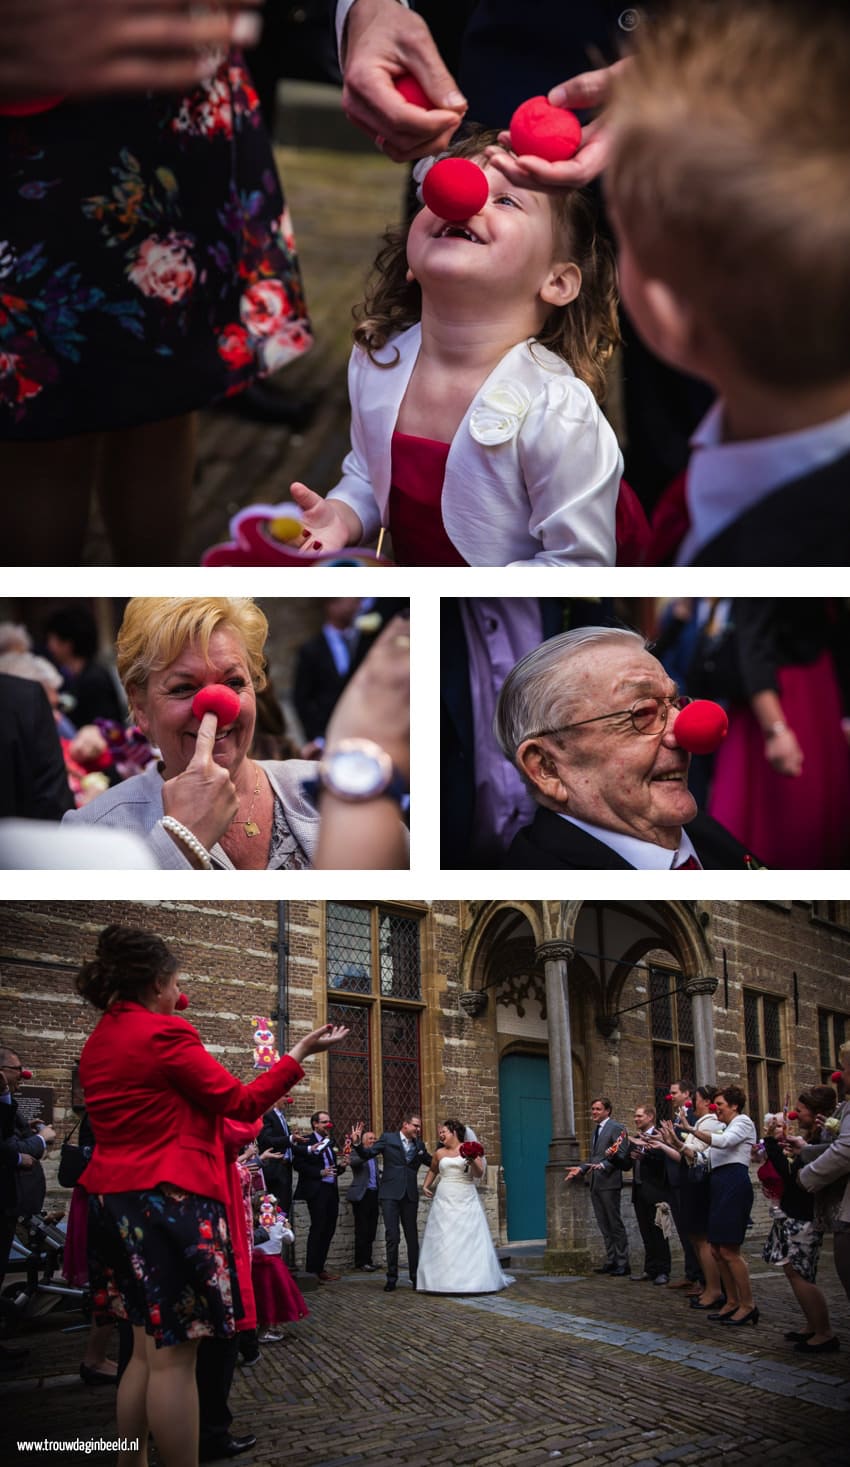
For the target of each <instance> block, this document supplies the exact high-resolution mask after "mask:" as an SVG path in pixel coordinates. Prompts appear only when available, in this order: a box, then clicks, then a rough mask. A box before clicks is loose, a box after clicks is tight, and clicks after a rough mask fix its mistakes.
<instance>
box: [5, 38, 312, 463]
mask: <svg viewBox="0 0 850 1467" xmlns="http://www.w3.org/2000/svg"><path fill="white" fill-rule="evenodd" d="M0 159H2V161H1V162H0V439H18V440H41V439H52V438H63V437H67V436H70V435H72V434H76V433H84V432H93V431H101V430H104V429H111V428H123V427H132V426H136V425H138V424H141V423H146V422H154V421H158V420H160V419H163V418H169V417H175V416H177V415H179V414H182V413H187V412H191V411H193V410H194V409H196V408H200V407H203V406H205V405H207V404H209V403H211V402H213V401H215V400H216V399H217V398H221V397H224V396H227V395H229V394H231V393H234V392H238V391H239V390H240V389H241V388H243V387H245V386H247V385H248V384H249V383H250V382H252V381H253V380H254V379H255V378H256V377H258V376H263V375H264V374H265V373H268V372H272V371H275V370H276V369H277V368H278V367H281V366H283V365H284V364H285V363H286V362H288V361H290V360H292V358H294V357H296V356H299V355H300V354H301V353H302V352H303V351H305V350H306V349H307V348H308V347H309V346H310V345H311V341H312V338H311V334H310V325H309V320H308V317H307V313H306V308H305V304H304V297H303V292H302V287H301V277H300V274H299V269H298V261H297V257H296V254H295V242H294V240H293V237H292V230H291V226H290V222H289V216H288V213H287V210H286V206H285V202H284V199H283V195H282V192H281V189H280V184H279V181H278V178H277V174H276V171H275V165H274V160H273V157H272V153H271V148H270V145H269V141H268V138H267V135H266V132H265V129H264V128H263V125H262V122H261V119H260V113H259V108H258V102H257V95H256V93H255V91H254V89H253V87H252V85H251V82H250V78H249V76H248V73H247V71H246V70H245V67H244V64H243V62H242V59H241V56H240V54H239V53H238V52H231V54H230V55H229V56H228V57H227V58H224V59H223V60H222V62H221V65H220V66H219V69H218V71H217V73H216V74H215V75H214V76H213V77H212V78H211V79H210V80H208V81H206V82H204V83H203V84H202V85H200V86H199V87H198V88H197V90H196V91H194V92H192V93H191V94H189V95H188V96H184V97H178V98H175V97H173V96H165V95H153V94H148V95H146V96H144V97H136V98H110V99H108V100H97V101H93V102H79V103H78V102H73V103H72V102H63V103H60V104H59V105H58V106H54V107H50V108H48V110H46V111H43V112H39V113H36V114H35V115H33V116H26V117H8V116H3V117H0Z"/></svg>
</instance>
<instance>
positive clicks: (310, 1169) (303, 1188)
mask: <svg viewBox="0 0 850 1467" xmlns="http://www.w3.org/2000/svg"><path fill="white" fill-rule="evenodd" d="M319 1139H320V1138H319V1137H318V1136H317V1135H316V1133H315V1132H311V1134H310V1139H309V1141H307V1142H304V1141H293V1143H292V1164H293V1166H294V1167H295V1170H296V1171H297V1173H298V1186H297V1187H296V1188H295V1196H296V1197H297V1198H299V1199H300V1200H301V1201H303V1202H309V1201H310V1200H311V1198H313V1197H315V1195H316V1193H317V1192H318V1190H319V1188H320V1187H327V1186H329V1185H330V1184H329V1183H328V1182H325V1181H323V1180H322V1172H323V1171H324V1168H325V1163H324V1155H323V1153H322V1152H321V1151H311V1150H310V1147H311V1146H314V1145H315V1144H316V1142H317V1141H318V1140H319ZM330 1145H331V1150H332V1151H333V1154H334V1164H335V1166H336V1176H335V1177H334V1181H333V1185H334V1187H336V1185H337V1181H336V1177H338V1176H339V1174H340V1172H344V1171H345V1165H346V1164H345V1162H344V1161H343V1162H340V1161H339V1159H338V1156H337V1150H336V1147H335V1146H334V1144H333V1142H331V1143H330Z"/></svg>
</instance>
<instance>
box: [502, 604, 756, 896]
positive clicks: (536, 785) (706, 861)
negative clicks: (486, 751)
mask: <svg viewBox="0 0 850 1467" xmlns="http://www.w3.org/2000/svg"><path fill="white" fill-rule="evenodd" d="M680 707H681V701H680V699H679V695H678V691H677V688H676V684H675V683H674V682H673V681H672V680H671V678H670V677H669V676H668V674H667V673H666V672H665V670H664V668H663V667H662V665H661V663H660V662H659V661H658V659H657V658H656V657H653V656H652V655H651V653H650V652H649V651H648V650H647V646H646V642H645V641H644V639H643V637H640V636H638V634H637V633H636V632H630V631H626V630H625V629H620V628H615V627H582V628H579V629H577V630H575V631H570V632H564V633H562V635H561V636H559V637H552V638H550V639H549V641H548V642H544V643H543V644H542V646H540V647H538V648H537V649H536V651H534V652H531V653H529V654H528V656H527V657H524V658H523V659H522V660H521V661H520V662H518V663H517V665H516V666H515V667H514V668H513V669H512V670H511V672H510V673H509V674H508V677H507V678H506V680H505V683H504V686H503V688H502V692H501V695H500V697H499V702H498V706H497V709H496V718H495V724H494V728H495V734H496V738H497V741H498V743H499V745H500V747H501V750H502V753H503V754H504V755H505V757H506V758H508V759H510V760H511V762H512V763H514V764H515V765H516V767H517V768H518V769H519V770H520V772H521V773H522V774H523V776H524V778H525V779H526V781H527V782H528V784H529V785H530V786H531V787H532V789H533V791H534V795H535V798H536V800H537V803H538V805H539V807H540V808H539V809H538V810H537V813H536V814H535V817H534V819H533V821H532V822H531V824H530V825H526V826H524V827H523V829H522V830H520V831H519V832H518V834H517V835H516V836H515V837H514V840H513V842H512V844H511V846H510V849H509V851H508V855H507V857H506V860H505V865H506V866H507V867H509V868H511V869H516V868H519V869H524V870H542V869H547V870H558V869H560V870H616V869H623V870H629V869H631V870H634V869H638V870H659V871H661V870H667V871H669V870H682V869H688V868H695V869H701V868H705V869H719V870H736V869H738V870H746V869H748V868H749V867H750V866H751V865H758V864H759V863H758V862H757V861H755V862H754V861H753V858H752V857H751V856H748V855H747V853H746V852H745V850H744V848H743V846H741V845H739V844H738V842H737V841H736V840H735V839H734V837H733V836H731V835H730V834H729V832H728V831H726V830H724V829H723V827H722V826H720V825H718V824H717V822H716V821H713V820H711V819H710V817H709V816H707V815H701V814H698V813H697V805H696V800H695V799H694V797H693V795H692V794H691V793H690V791H689V789H688V768H689V765H690V755H689V754H688V753H687V751H686V750H685V749H683V748H682V747H681V745H680V744H679V743H678V742H677V739H676V722H677V717H678V713H679V710H680Z"/></svg>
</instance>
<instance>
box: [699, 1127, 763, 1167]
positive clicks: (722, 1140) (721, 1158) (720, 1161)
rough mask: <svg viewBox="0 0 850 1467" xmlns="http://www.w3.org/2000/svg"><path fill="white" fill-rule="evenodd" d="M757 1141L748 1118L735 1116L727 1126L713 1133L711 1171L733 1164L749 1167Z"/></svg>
mask: <svg viewBox="0 0 850 1467" xmlns="http://www.w3.org/2000/svg"><path fill="white" fill-rule="evenodd" d="M757 1140H758V1132H757V1131H756V1128H755V1126H754V1125H753V1122H752V1121H751V1119H750V1117H749V1116H745V1115H737V1116H734V1117H733V1119H732V1120H731V1121H730V1122H729V1124H728V1126H722V1127H721V1129H720V1130H719V1131H715V1132H714V1134H713V1135H712V1138H711V1169H712V1171H716V1170H717V1168H718V1167H719V1166H731V1165H732V1163H733V1162H739V1163H741V1164H742V1165H743V1166H749V1164H750V1161H751V1159H752V1158H751V1150H752V1148H753V1146H755V1144H756V1142H757Z"/></svg>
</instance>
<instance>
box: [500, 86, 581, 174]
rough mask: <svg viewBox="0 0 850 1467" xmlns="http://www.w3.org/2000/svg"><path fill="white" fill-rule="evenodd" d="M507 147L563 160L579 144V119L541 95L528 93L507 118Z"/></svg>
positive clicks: (533, 155) (532, 154) (555, 161)
mask: <svg viewBox="0 0 850 1467" xmlns="http://www.w3.org/2000/svg"><path fill="white" fill-rule="evenodd" d="M510 131H511V147H512V148H513V150H514V152H515V153H518V154H520V155H522V154H528V153H530V154H531V156H532V157H534V158H545V159H546V161H547V162H548V163H564V162H566V160H567V159H568V158H572V156H573V154H574V153H577V152H578V150H579V147H580V146H581V123H580V122H579V120H578V118H577V117H576V115H575V113H574V112H568V111H567V109H566V108H564V107H553V106H552V103H551V102H549V101H547V99H546V98H545V97H529V99H528V101H527V102H522V103H521V104H520V106H519V107H517V109H516V112H515V113H514V115H513V117H512V118H511V128H510Z"/></svg>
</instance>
